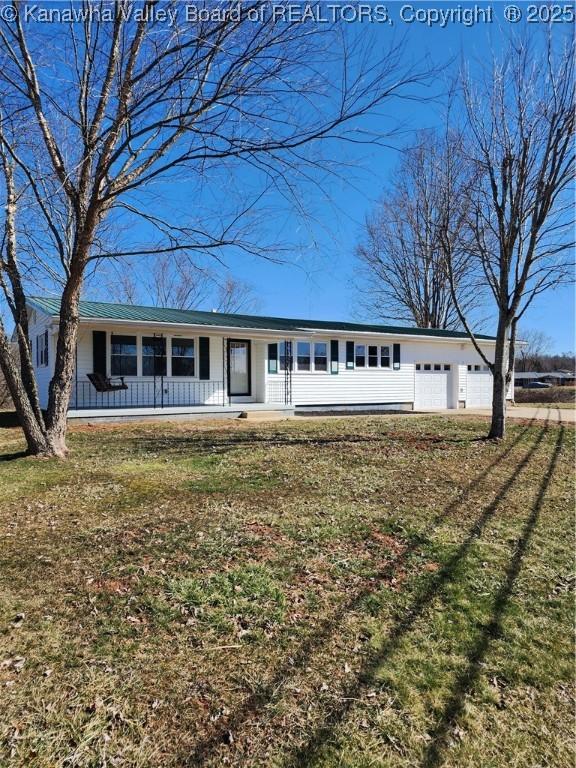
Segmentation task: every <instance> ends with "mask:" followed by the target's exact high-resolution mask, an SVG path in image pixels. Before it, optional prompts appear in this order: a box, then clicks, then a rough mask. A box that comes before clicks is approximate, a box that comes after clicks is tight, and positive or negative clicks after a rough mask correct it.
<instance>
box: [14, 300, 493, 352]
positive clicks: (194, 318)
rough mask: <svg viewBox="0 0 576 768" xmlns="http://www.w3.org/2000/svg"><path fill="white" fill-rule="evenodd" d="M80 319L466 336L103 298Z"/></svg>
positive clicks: (55, 309)
mask: <svg viewBox="0 0 576 768" xmlns="http://www.w3.org/2000/svg"><path fill="white" fill-rule="evenodd" d="M29 303H30V305H31V306H33V307H36V308H37V309H39V310H40V311H42V312H44V313H46V314H47V315H52V316H57V315H58V314H59V313H60V299H59V298H51V297H38V296H34V297H32V298H30V299H29ZM80 318H81V319H82V320H124V321H133V322H135V323H172V324H174V325H205V326H207V327H213V328H246V329H249V328H253V329H255V330H261V331H285V332H298V331H340V332H344V333H354V332H356V333H389V334H393V335H410V336H432V337H441V338H447V339H467V338H468V334H466V333H462V332H460V331H445V330H441V329H437V328H406V327H403V326H397V325H374V324H365V323H344V322H341V321H338V320H299V319H288V318H285V317H262V316H259V315H237V314H226V313H223V312H198V311H196V310H191V309H167V308H164V307H140V306H133V305H130V304H110V303H108V302H104V301H81V302H80ZM476 338H477V339H484V340H488V341H494V336H484V335H482V334H476Z"/></svg>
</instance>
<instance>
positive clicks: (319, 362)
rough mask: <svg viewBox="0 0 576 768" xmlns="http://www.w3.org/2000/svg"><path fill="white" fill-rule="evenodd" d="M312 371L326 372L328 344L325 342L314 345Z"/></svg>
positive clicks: (317, 342)
mask: <svg viewBox="0 0 576 768" xmlns="http://www.w3.org/2000/svg"><path fill="white" fill-rule="evenodd" d="M314 370H315V371H323V372H326V371H328V344H327V342H325V341H316V342H315V343H314Z"/></svg>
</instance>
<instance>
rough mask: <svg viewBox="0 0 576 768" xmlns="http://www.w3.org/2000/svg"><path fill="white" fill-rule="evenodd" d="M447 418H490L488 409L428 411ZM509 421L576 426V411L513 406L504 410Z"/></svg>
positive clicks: (550, 407) (545, 406)
mask: <svg viewBox="0 0 576 768" xmlns="http://www.w3.org/2000/svg"><path fill="white" fill-rule="evenodd" d="M429 413H442V414H446V415H448V416H490V409H489V408H463V409H462V410H458V411H454V410H449V411H429ZM506 415H507V416H508V418H509V419H537V420H539V421H548V422H550V424H576V410H574V409H573V408H555V407H554V406H549V405H541V406H538V405H513V406H509V407H508V408H507V409H506Z"/></svg>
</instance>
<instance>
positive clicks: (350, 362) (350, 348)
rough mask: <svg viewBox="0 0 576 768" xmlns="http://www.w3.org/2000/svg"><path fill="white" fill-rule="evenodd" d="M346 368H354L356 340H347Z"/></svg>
mask: <svg viewBox="0 0 576 768" xmlns="http://www.w3.org/2000/svg"><path fill="white" fill-rule="evenodd" d="M346 368H354V342H353V341H347V342H346Z"/></svg>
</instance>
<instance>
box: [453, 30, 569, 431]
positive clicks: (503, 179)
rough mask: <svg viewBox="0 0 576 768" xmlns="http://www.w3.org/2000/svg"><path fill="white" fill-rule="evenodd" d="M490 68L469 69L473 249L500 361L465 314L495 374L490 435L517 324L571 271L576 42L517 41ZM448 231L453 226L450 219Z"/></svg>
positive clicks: (502, 407)
mask: <svg viewBox="0 0 576 768" xmlns="http://www.w3.org/2000/svg"><path fill="white" fill-rule="evenodd" d="M483 74H484V77H483V78H479V77H478V76H475V77H474V78H472V77H471V76H466V75H465V76H464V77H463V96H464V106H465V120H466V126H467V132H468V139H469V141H468V144H467V147H466V151H467V152H468V154H469V158H470V161H471V162H472V163H473V165H474V167H475V168H476V174H475V177H476V179H477V182H476V184H475V185H474V186H473V188H472V190H471V198H470V202H471V216H470V227H471V231H472V235H473V249H472V253H473V254H474V256H475V258H476V260H477V263H478V265H479V269H480V270H481V273H482V275H483V280H484V283H485V285H486V287H487V289H488V291H489V295H491V296H492V298H493V302H494V306H495V310H496V312H497V317H498V322H497V330H496V346H495V359H494V362H492V361H490V360H488V359H487V357H486V355H485V354H484V352H483V351H482V349H481V347H480V346H479V344H478V343H477V341H476V339H475V337H474V333H473V331H472V329H471V327H470V323H469V322H468V319H467V317H466V314H465V311H464V308H463V307H461V306H459V304H458V301H457V291H456V288H457V285H456V273H455V272H454V271H452V277H453V278H454V281H453V286H452V287H453V289H454V290H453V295H454V298H455V303H456V305H457V306H458V309H459V316H460V319H461V321H462V323H463V325H464V326H465V328H466V330H467V331H468V333H469V335H470V338H471V339H472V341H473V343H474V345H475V347H476V349H477V351H478V353H479V355H480V356H481V357H482V358H483V360H484V362H485V363H486V364H487V365H488V366H489V368H490V370H491V371H492V373H493V379H494V385H493V386H494V392H493V402H492V423H491V427H490V433H489V437H491V438H502V437H503V436H504V434H505V425H506V395H507V390H508V388H509V386H510V381H511V376H512V371H513V364H514V363H513V361H514V354H515V346H516V345H515V340H516V327H517V323H518V322H519V321H520V319H521V318H522V317H523V315H524V313H525V312H526V310H527V309H528V307H529V306H530V305H531V303H532V301H533V300H534V298H535V297H536V296H538V295H539V294H541V293H543V292H544V291H547V290H549V289H550V288H552V287H553V286H555V285H558V284H559V283H562V282H566V281H569V280H571V279H572V273H573V263H572V249H573V231H572V225H573V200H572V192H573V178H574V50H573V42H572V41H571V40H570V39H569V38H568V36H565V37H564V38H563V39H562V40H561V41H559V44H558V45H554V43H553V41H552V39H551V38H547V39H546V40H545V41H537V40H534V39H532V41H531V43H530V44H529V43H527V42H526V41H510V44H509V46H508V49H507V51H506V53H505V55H504V56H503V57H502V59H501V60H494V61H493V62H492V66H491V67H490V68H489V70H487V71H484V73H483ZM445 231H446V237H447V238H448V237H449V228H448V227H446V230H445Z"/></svg>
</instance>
